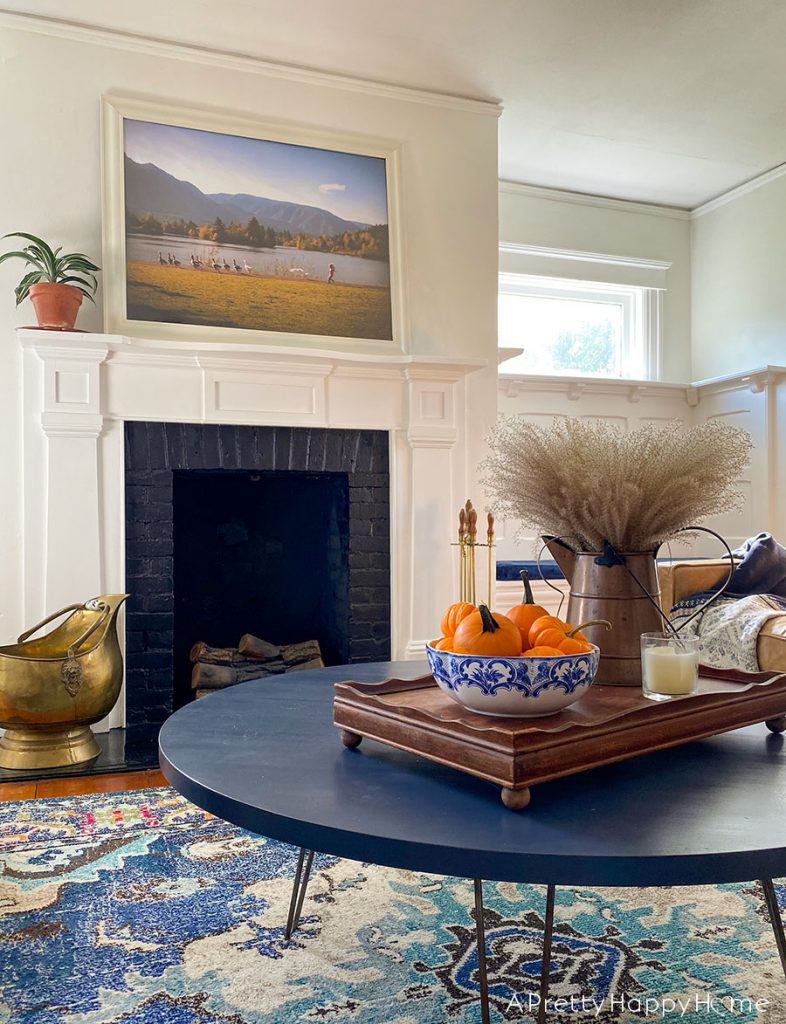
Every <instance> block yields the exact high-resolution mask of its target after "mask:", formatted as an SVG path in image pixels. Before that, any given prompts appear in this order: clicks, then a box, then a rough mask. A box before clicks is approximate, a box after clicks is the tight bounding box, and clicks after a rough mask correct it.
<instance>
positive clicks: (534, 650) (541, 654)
mask: <svg viewBox="0 0 786 1024" xmlns="http://www.w3.org/2000/svg"><path fill="white" fill-rule="evenodd" d="M562 653H563V652H562V651H561V650H560V649H559V648H558V647H550V646H547V645H545V644H538V646H537V647H530V649H529V650H528V651H524V656H525V657H526V658H556V657H559V655H560V654H562Z"/></svg>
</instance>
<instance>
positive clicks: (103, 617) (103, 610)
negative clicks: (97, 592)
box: [16, 601, 111, 658]
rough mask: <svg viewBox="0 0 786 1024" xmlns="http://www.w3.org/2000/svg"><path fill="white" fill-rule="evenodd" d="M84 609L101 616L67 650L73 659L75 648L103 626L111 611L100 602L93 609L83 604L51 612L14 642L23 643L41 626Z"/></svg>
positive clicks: (70, 605) (106, 605)
mask: <svg viewBox="0 0 786 1024" xmlns="http://www.w3.org/2000/svg"><path fill="white" fill-rule="evenodd" d="M85 609H86V610H87V611H100V612H101V615H100V616H99V617H98V618H97V619H96V621H95V622H94V623H93V624H92V626H88V628H87V629H86V630H85V631H84V633H83V634H82V635H81V636H80V637H79V638H78V639H77V640H75V641H74V643H72V644H71V646H70V647H69V648H68V657H69V658H73V657H74V652H75V651H76V649H77V647H81V646H82V644H83V643H84V642H85V640H88V639H89V638H90V637H91V636H92V635H93V633H95V631H96V630H97V629H98V628H99V626H103V624H104V623H105V622H106V619H107V616H108V615H109V612H110V611H111V609H110V607H109V605H108V604H106V603H105V602H103V601H101V602H99V603H98V604H96V605H95V607H93V608H88V606H87V605H84V604H69V605H66V607H65V608H61V609H60V611H58V612H53V613H52V614H51V615H47V617H46V618H45V619H42V620H41V622H39V623H37V624H36V625H35V626H33V627H32V628H31V629H28V630H26V631H25V632H24V633H22V634H21V635H20V636H19V637H18V639H17V641H16V642H17V643H18V644H21V643H24V642H25V640H27V638H28V637H31V636H32V635H33V633H37V632H38V630H39V629H41V627H42V626H46V625H47V623H49V622H52V621H54V620H55V619H59V618H60V616H61V615H65V613H66V612H78V611H84V610H85Z"/></svg>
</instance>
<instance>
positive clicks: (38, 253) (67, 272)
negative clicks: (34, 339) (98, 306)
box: [0, 231, 101, 331]
mask: <svg viewBox="0 0 786 1024" xmlns="http://www.w3.org/2000/svg"><path fill="white" fill-rule="evenodd" d="M3 238H24V239H26V240H27V242H28V244H27V245H26V246H25V247H24V248H23V249H15V250H13V251H12V252H6V253H3V254H2V255H0V263H4V262H5V261H6V260H10V259H20V260H23V261H24V262H25V263H26V264H27V265H28V266H29V267H32V269H31V270H30V271H29V272H28V273H27V274H25V276H24V277H23V278H22V280H21V281H20V282H19V284H18V285H17V286H16V288H14V294H15V295H16V304H17V306H19V305H21V303H22V302H24V300H25V299H26V298H27V297H28V295H29V296H30V301H31V302H32V303H33V308H34V309H35V315H36V317H37V319H38V326H39V327H43V328H46V329H47V330H51V331H70V330H73V327H74V324H75V323H76V317H77V313H78V312H79V307H80V306H81V305H82V296H83V295H86V296H87V298H88V299H90V301H91V302H93V301H94V299H93V295H94V294H95V291H96V288H97V287H98V281H97V279H96V277H95V272H96V271H98V270H100V269H101V268H100V267H97V266H96V265H95V263H93V262H92V261H91V260H89V259H88V258H87V256H85V255H84V253H81V252H71V253H65V254H63V255H61V253H62V252H63V247H62V246H60V248H58V249H52V248H51V246H49V245H47V243H46V242H44V241H43V239H41V238H36V236H35V235H29V234H27V233H26V232H24V231H12V232H11V233H10V234H7V235H4V236H3Z"/></svg>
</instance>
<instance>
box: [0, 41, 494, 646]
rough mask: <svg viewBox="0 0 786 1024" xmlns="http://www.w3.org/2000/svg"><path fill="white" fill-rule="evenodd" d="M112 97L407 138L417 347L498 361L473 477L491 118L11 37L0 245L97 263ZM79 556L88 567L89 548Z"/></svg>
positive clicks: (490, 297) (18, 595)
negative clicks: (106, 109)
mask: <svg viewBox="0 0 786 1024" xmlns="http://www.w3.org/2000/svg"><path fill="white" fill-rule="evenodd" d="M107 92H124V93H132V94H134V95H137V96H141V97H143V98H146V99H161V100H164V101H170V102H174V103H178V104H190V105H194V106H198V107H207V106H210V107H213V108H217V109H224V110H227V111H232V112H236V113H239V114H241V115H251V116H259V117H262V118H276V119H279V120H284V121H287V120H290V121H293V122H297V123H300V124H307V125H314V126H318V127H321V128H324V129H328V130H330V129H335V130H337V131H340V132H355V133H361V134H363V133H365V134H368V135H373V136H375V137H379V136H385V137H387V138H391V139H395V140H400V142H401V146H402V160H401V185H402V210H403V236H404V247H405V252H404V277H405V287H406V289H407V298H408V308H407V312H408V327H407V328H405V333H406V335H407V341H408V347H409V350H410V351H411V352H412V353H414V354H421V355H450V356H453V357H455V358H467V357H469V358H474V359H478V358H480V359H488V360H489V363H490V368H489V369H488V370H486V371H482V372H480V373H478V374H475V375H474V377H473V378H472V379H471V381H470V383H469V387H470V391H471V396H470V397H471V408H472V409H473V416H474V420H473V422H472V423H471V424H470V429H469V434H470V438H469V444H468V446H467V469H468V471H469V472H470V473H472V472H473V471H474V466H475V465H476V463H477V461H478V459H479V456H480V454H481V451H482V437H483V435H484V434H485V431H486V428H487V426H488V424H489V423H490V422H491V421H492V420H493V417H494V415H495V412H496V394H495V373H494V369H493V368H494V367H495V365H496V359H495V350H496V295H497V258H496V253H497V240H498V232H497V119H496V116H495V113H494V111H493V110H492V111H491V113H490V114H489V113H488V112H483V111H481V110H480V109H479V105H475V107H474V108H473V107H472V106H471V105H470V104H467V105H466V106H465V107H462V106H460V105H459V104H446V103H440V102H434V103H433V104H432V103H429V102H424V101H423V98H422V96H421V99H420V101H418V102H414V101H412V100H409V99H405V98H403V97H402V96H401V95H397V94H396V93H395V91H393V90H389V91H388V92H389V94H388V95H385V94H383V93H382V92H381V91H373V90H371V91H369V92H368V93H365V92H363V91H361V90H356V89H352V90H349V89H337V88H334V87H332V86H330V85H327V84H315V83H314V82H306V81H302V82H301V81H293V80H292V77H291V75H290V76H288V77H277V76H276V75H273V74H269V73H266V74H262V73H257V72H256V71H253V70H243V69H242V68H240V67H238V68H233V67H224V66H218V65H215V64H214V65H211V64H207V63H200V62H193V61H187V60H180V59H173V58H172V57H166V56H158V55H150V54H146V53H145V52H144V51H143V50H141V49H138V50H135V51H133V52H131V51H129V50H125V49H122V48H115V47H113V46H108V45H106V44H105V43H104V44H103V45H95V44H93V43H89V42H81V41H75V40H69V39H65V38H54V37H49V36H45V35H37V34H33V33H30V32H27V31H24V32H23V31H17V30H15V29H14V30H11V29H3V31H2V33H1V34H0V95H2V96H3V97H4V102H3V104H2V113H0V132H1V133H2V136H1V137H2V138H3V140H4V147H5V153H4V160H3V187H2V189H0V228H1V229H2V232H0V233H4V232H5V231H13V230H17V229H21V230H27V231H31V232H33V233H34V234H40V235H42V236H43V237H44V238H46V239H48V240H51V241H54V242H56V243H57V244H62V245H64V246H66V247H67V248H73V249H79V250H82V251H84V252H87V253H89V254H92V255H95V256H99V255H100V252H101V206H100V173H99V171H100V137H99V102H100V97H101V95H102V93H107ZM19 277H21V267H20V266H15V265H13V264H5V265H3V266H2V267H0V481H1V484H0V486H2V522H0V641H7V640H9V639H10V638H12V637H14V636H15V635H16V634H17V633H18V632H20V631H21V629H22V628H23V627H24V625H26V624H28V625H29V623H25V622H23V614H22V608H23V596H24V595H23V580H22V551H21V521H22V506H21V494H22V487H21V480H22V473H23V466H22V462H21V430H20V408H21V406H20V400H19V399H20V395H19V391H20V367H21V358H20V349H19V345H18V341H17V339H16V337H15V335H14V327H15V326H17V325H21V324H29V323H31V322H34V321H33V315H32V310H31V309H30V308H29V306H28V305H27V304H26V305H25V307H23V308H22V309H20V310H19V311H15V310H14V307H13V301H14V300H13V293H12V288H13V286H14V285H15V284H16V283H17V281H18V279H19ZM86 305H88V304H86ZM101 324H102V317H101V300H100V296H99V299H98V307H97V308H96V309H93V308H92V307H90V308H86V309H85V310H84V311H83V312H82V313H81V315H80V319H79V321H78V326H79V327H81V328H82V329H83V330H92V331H100V330H101ZM33 543H40V544H43V543H44V540H43V538H39V539H38V541H35V540H34V541H33ZM73 557H74V558H75V559H78V558H79V557H80V550H79V537H75V538H74V552H73ZM89 596H92V595H89V594H74V595H73V597H74V599H78V598H87V597H89Z"/></svg>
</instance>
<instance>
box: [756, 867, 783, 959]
mask: <svg viewBox="0 0 786 1024" xmlns="http://www.w3.org/2000/svg"><path fill="white" fill-rule="evenodd" d="M761 887H762V889H764V902H765V903H766V904H767V913H768V914H769V915H770V924H771V925H772V930H773V933H774V934H775V945H776V946H777V947H778V955H779V956H780V958H781V967H782V968H783V973H784V974H786V935H784V933H783V921H782V920H781V911H780V907H779V906H778V897H777V895H776V893H775V886H774V885H773V884H772V879H771V878H763V879H762V882H761Z"/></svg>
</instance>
